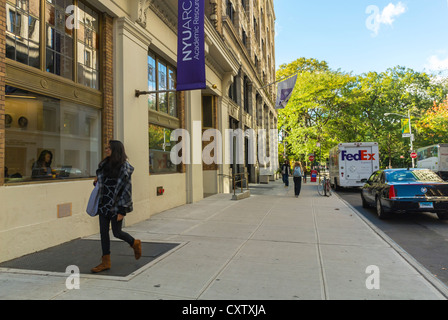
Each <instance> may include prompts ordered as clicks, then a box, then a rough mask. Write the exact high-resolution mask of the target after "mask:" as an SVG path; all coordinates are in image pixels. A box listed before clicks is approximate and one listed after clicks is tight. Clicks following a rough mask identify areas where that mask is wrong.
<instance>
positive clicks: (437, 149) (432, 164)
mask: <svg viewBox="0 0 448 320" xmlns="http://www.w3.org/2000/svg"><path fill="white" fill-rule="evenodd" d="M417 168H425V169H430V170H432V171H434V172H436V173H437V174H438V175H439V176H440V177H441V178H442V179H443V180H445V181H448V143H440V144H436V145H433V146H429V147H425V148H421V149H418V150H417Z"/></svg>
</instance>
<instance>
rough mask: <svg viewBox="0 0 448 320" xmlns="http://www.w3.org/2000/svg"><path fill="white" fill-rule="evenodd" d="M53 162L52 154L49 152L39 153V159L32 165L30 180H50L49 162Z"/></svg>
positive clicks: (51, 174)
mask: <svg viewBox="0 0 448 320" xmlns="http://www.w3.org/2000/svg"><path fill="white" fill-rule="evenodd" d="M52 161H53V154H52V153H51V151H48V150H44V151H42V152H41V153H40V156H39V159H37V161H36V162H34V163H33V168H32V173H31V176H32V178H51V177H52V176H53V173H52V172H51V162H52Z"/></svg>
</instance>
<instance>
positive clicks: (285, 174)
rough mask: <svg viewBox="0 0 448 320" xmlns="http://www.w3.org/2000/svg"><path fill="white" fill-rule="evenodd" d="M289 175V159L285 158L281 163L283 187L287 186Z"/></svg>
mask: <svg viewBox="0 0 448 320" xmlns="http://www.w3.org/2000/svg"><path fill="white" fill-rule="evenodd" d="M290 175H291V167H290V165H289V161H288V160H285V163H284V164H283V165H282V177H283V183H284V184H285V188H286V187H289V176H290Z"/></svg>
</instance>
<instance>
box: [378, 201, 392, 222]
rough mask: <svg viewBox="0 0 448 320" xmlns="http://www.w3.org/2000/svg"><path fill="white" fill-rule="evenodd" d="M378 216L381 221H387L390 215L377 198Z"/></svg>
mask: <svg viewBox="0 0 448 320" xmlns="http://www.w3.org/2000/svg"><path fill="white" fill-rule="evenodd" d="M376 214H377V215H378V218H380V219H381V220H384V219H387V218H389V217H390V215H389V214H388V213H387V212H386V211H385V210H384V207H383V204H382V203H381V199H380V198H379V197H377V198H376Z"/></svg>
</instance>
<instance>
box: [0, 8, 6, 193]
mask: <svg viewBox="0 0 448 320" xmlns="http://www.w3.org/2000/svg"><path fill="white" fill-rule="evenodd" d="M5 30H6V0H0V186H2V185H3V184H4V182H5V177H4V174H5V76H6V62H5V59H6V58H5V50H6V34H5Z"/></svg>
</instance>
